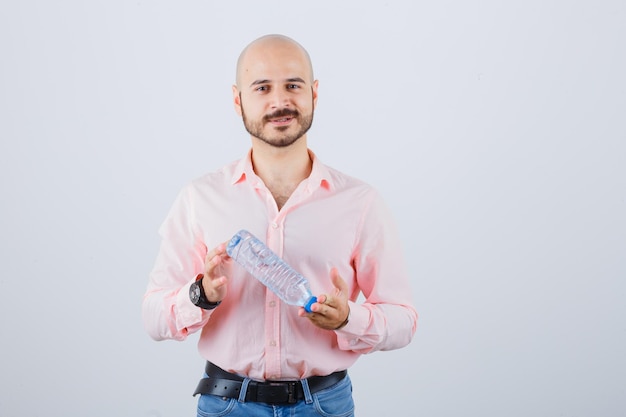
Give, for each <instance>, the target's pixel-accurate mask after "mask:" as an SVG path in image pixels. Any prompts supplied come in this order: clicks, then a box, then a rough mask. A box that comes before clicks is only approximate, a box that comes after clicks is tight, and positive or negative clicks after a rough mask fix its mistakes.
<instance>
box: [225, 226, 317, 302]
mask: <svg viewBox="0 0 626 417" xmlns="http://www.w3.org/2000/svg"><path fill="white" fill-rule="evenodd" d="M226 252H227V253H228V255H229V256H230V257H231V258H233V259H234V260H235V262H237V263H238V264H240V265H241V266H243V267H244V268H245V269H246V271H248V272H249V273H251V274H252V275H253V276H254V277H255V278H256V279H258V280H259V281H261V282H262V283H263V284H264V285H265V286H266V287H267V288H269V289H270V290H272V291H273V292H274V293H275V294H276V295H277V296H279V297H280V299H281V300H283V301H284V302H286V303H287V304H291V305H295V306H302V307H304V309H305V310H306V311H307V312H309V313H310V312H311V305H312V304H313V303H315V302H316V301H317V298H316V297H315V296H313V294H312V293H311V289H310V288H309V282H308V281H307V279H306V278H305V277H303V276H302V275H301V274H299V273H298V272H296V271H295V270H294V269H293V268H292V267H291V266H289V265H288V264H287V263H286V262H285V261H283V260H282V259H281V258H280V257H279V256H278V255H276V254H275V253H274V252H272V250H271V249H270V248H268V247H267V246H266V245H265V244H264V243H263V242H261V241H260V240H259V239H257V238H256V237H255V236H254V235H253V234H252V233H250V232H248V231H247V230H240V231H239V232H237V234H235V235H234V236H233V237H232V239H231V240H230V242H228V245H227V246H226Z"/></svg>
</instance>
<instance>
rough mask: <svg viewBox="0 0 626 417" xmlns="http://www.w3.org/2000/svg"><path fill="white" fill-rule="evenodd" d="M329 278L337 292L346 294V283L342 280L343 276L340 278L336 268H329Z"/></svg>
mask: <svg viewBox="0 0 626 417" xmlns="http://www.w3.org/2000/svg"><path fill="white" fill-rule="evenodd" d="M330 280H331V281H332V283H333V286H334V287H335V288H336V289H337V292H338V293H341V294H343V295H344V296H345V297H347V296H348V284H347V283H346V281H344V280H343V278H341V275H339V271H338V270H337V268H332V269H331V270H330Z"/></svg>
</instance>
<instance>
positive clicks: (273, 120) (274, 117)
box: [265, 109, 298, 126]
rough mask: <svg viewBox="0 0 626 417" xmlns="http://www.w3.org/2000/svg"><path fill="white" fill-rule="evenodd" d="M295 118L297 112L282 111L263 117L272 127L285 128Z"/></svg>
mask: <svg viewBox="0 0 626 417" xmlns="http://www.w3.org/2000/svg"><path fill="white" fill-rule="evenodd" d="M297 116H298V112H297V111H293V110H288V109H283V110H279V111H276V112H274V113H273V114H268V115H267V116H265V120H266V121H267V122H268V123H270V124H272V125H274V126H286V125H289V124H290V123H291V122H292V121H293V120H295V119H296V118H297Z"/></svg>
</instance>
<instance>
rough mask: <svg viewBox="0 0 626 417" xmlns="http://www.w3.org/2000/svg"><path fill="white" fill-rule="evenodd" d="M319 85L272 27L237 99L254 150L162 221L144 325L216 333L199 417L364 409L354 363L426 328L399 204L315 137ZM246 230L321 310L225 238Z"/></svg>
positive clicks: (205, 344)
mask: <svg viewBox="0 0 626 417" xmlns="http://www.w3.org/2000/svg"><path fill="white" fill-rule="evenodd" d="M317 92H318V82H317V81H316V80H314V78H313V70H312V65H311V61H310V58H309V56H308V54H307V52H306V51H305V50H304V48H302V46H300V45H299V44H298V43H296V42H295V41H294V40H292V39H290V38H287V37H284V36H280V35H269V36H264V37H262V38H259V39H257V40H255V41H254V42H252V43H251V44H250V45H248V47H246V48H245V49H244V51H243V52H242V53H241V56H240V57H239V60H238V62H237V76H236V85H235V86H233V100H234V105H235V110H236V111H237V113H238V114H239V115H240V116H241V117H242V119H243V122H244V125H245V128H246V130H247V131H248V132H249V133H250V137H251V140H252V148H251V150H250V152H249V153H248V154H247V156H246V157H245V158H243V159H242V160H240V161H236V162H234V163H231V164H229V165H227V166H225V167H223V168H222V169H221V170H219V171H216V172H214V173H211V174H208V175H206V176H204V177H202V178H199V179H197V180H195V181H193V182H192V183H191V184H189V185H188V186H187V187H185V188H184V189H183V191H182V192H181V194H180V195H179V196H178V198H177V200H176V202H175V204H174V206H173V207H172V209H171V211H170V213H169V215H168V216H167V218H166V220H165V222H164V223H163V225H162V226H161V229H160V234H161V236H162V244H161V249H160V251H159V254H158V257H157V260H156V263H155V266H154V269H153V271H152V272H151V275H150V283H149V285H148V289H147V291H146V294H145V297H144V301H143V316H144V322H145V326H146V329H147V331H148V333H149V334H150V335H151V336H152V337H153V338H154V339H156V340H163V339H176V340H183V339H185V338H186V337H187V336H188V335H189V334H191V333H194V332H196V331H201V332H202V333H201V336H200V340H199V342H198V350H199V352H200V354H201V355H202V356H203V357H204V358H205V359H206V360H207V366H206V369H205V375H204V378H203V379H202V380H201V381H200V384H199V385H198V388H197V390H196V394H201V395H200V397H199V400H198V415H199V416H200V415H202V416H206V415H222V414H220V413H222V412H225V410H231V411H230V413H229V414H228V415H229V416H264V415H267V416H273V415H275V414H274V411H273V410H274V409H276V408H284V409H287V410H286V411H285V412H288V413H290V414H289V415H298V416H309V415H310V416H313V415H315V416H319V415H320V413H323V415H341V416H350V415H354V403H353V399H352V386H351V382H350V378H349V376H348V375H347V372H346V369H347V368H349V367H350V366H351V365H352V364H353V363H354V362H355V361H356V360H357V358H358V357H359V356H360V355H361V354H364V353H369V352H373V351H377V350H391V349H398V348H401V347H404V346H406V345H407V344H408V343H409V342H410V341H411V339H412V338H413V335H414V333H415V329H416V323H417V313H416V312H415V309H414V308H413V307H412V304H411V290H410V287H409V282H408V281H409V280H408V276H407V271H406V268H405V263H404V259H403V256H402V248H401V246H400V242H399V238H398V236H397V234H396V231H395V227H394V225H393V221H392V220H391V215H390V213H389V212H388V209H387V208H386V206H385V205H384V203H383V202H382V200H381V198H380V196H379V195H378V194H377V192H376V191H375V190H374V189H373V188H372V187H370V186H368V185H367V184H365V183H363V182H361V181H359V180H356V179H354V178H351V177H349V176H347V175H344V174H342V173H340V172H338V171H336V170H334V169H332V168H330V167H327V166H325V165H323V164H322V163H321V162H320V161H319V160H318V159H317V157H316V156H315V154H314V153H313V152H311V151H310V150H309V148H308V145H307V131H308V130H309V128H310V127H311V123H312V121H313V113H314V109H315V107H316V105H317ZM240 229H247V230H249V231H250V232H252V233H253V234H254V235H255V236H257V237H259V238H260V239H261V240H263V241H265V242H266V244H267V245H268V246H269V247H270V248H271V249H272V250H273V251H274V252H275V253H277V254H278V255H279V256H281V257H282V258H283V259H284V260H285V261H286V262H287V263H288V264H290V265H291V266H292V267H294V269H296V270H297V271H298V272H300V273H301V274H302V275H304V276H305V277H306V278H307V279H308V280H309V282H310V285H311V288H312V290H313V292H314V293H315V294H317V296H318V301H317V302H316V303H315V304H313V306H312V307H311V309H312V312H311V313H307V312H306V311H305V310H304V308H302V307H300V308H298V307H293V306H289V305H287V304H285V303H283V302H281V300H280V299H279V298H278V297H277V296H276V295H275V294H273V293H272V292H271V291H269V290H267V289H266V288H265V287H264V286H263V285H262V284H261V283H260V282H258V281H257V280H255V279H254V278H253V277H252V276H250V275H249V274H247V273H246V272H245V270H244V269H243V268H242V267H240V266H238V265H237V264H236V263H234V262H233V261H232V259H230V258H229V257H228V255H227V254H226V251H225V242H226V241H228V239H230V237H232V236H233V235H234V234H235V233H236V232H237V231H238V230H240ZM359 294H363V298H364V301H363V302H361V303H357V302H356V300H357V297H358V296H359ZM281 415H282V414H281ZM285 415H286V414H285Z"/></svg>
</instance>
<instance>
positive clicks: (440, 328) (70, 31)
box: [0, 0, 626, 417]
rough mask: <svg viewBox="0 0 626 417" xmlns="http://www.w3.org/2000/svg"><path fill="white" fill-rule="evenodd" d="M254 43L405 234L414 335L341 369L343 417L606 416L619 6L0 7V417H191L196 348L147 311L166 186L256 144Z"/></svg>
mask: <svg viewBox="0 0 626 417" xmlns="http://www.w3.org/2000/svg"><path fill="white" fill-rule="evenodd" d="M266 33H284V34H286V35H289V36H292V37H294V38H295V39H297V40H298V41H300V42H301V43H302V44H303V45H304V46H305V47H307V48H308V50H309V52H310V54H311V56H312V58H313V61H314V66H315V71H316V76H317V78H319V79H320V100H319V108H318V111H317V113H316V119H315V123H314V127H313V129H312V131H311V134H310V145H311V147H312V149H313V150H315V151H316V153H317V154H318V155H319V156H320V158H321V159H322V160H323V161H324V162H326V163H328V164H329V165H332V166H334V167H336V168H338V169H341V170H343V171H345V172H347V173H349V174H352V175H355V176H357V177H361V178H363V179H365V180H366V181H368V182H370V183H372V184H373V185H375V186H376V187H378V188H379V189H380V190H381V191H382V193H383V194H384V195H385V197H386V198H387V201H388V202H389V204H390V206H391V207H392V209H393V210H394V212H395V213H396V216H397V220H398V223H399V224H400V225H401V227H402V230H403V239H404V243H405V247H406V252H407V257H408V259H409V262H410V268H411V272H412V279H413V288H414V293H415V300H416V306H417V309H418V312H419V313H420V321H419V329H418V333H417V335H416V338H415V340H414V342H413V343H412V344H411V345H410V346H409V347H407V348H405V349H403V350H398V351H394V352H379V353H375V354H372V355H368V356H364V357H362V358H361V360H360V361H359V362H358V363H357V365H356V366H355V367H354V368H353V369H352V370H351V374H352V378H353V382H354V389H355V398H356V401H357V415H358V416H361V417H366V416H376V415H388V416H398V415H411V416H428V417H452V416H458V415H465V416H524V417H526V416H604V417H608V416H618V415H624V413H626V395H624V394H625V392H626V359H624V357H625V353H626V303H624V299H625V296H626V283H625V282H624V279H625V277H626V256H625V255H626V221H625V213H626V145H625V141H626V122H625V120H626V118H625V115H626V81H625V75H624V74H626V59H625V51H626V42H625V40H626V4H625V3H624V2H623V1H622V0H614V1H609V0H604V1H594V2H583V1H555V0H545V1H509V2H501V1H439V2H421V1H408V0H407V1H377V2H373V1H362V0H361V1H356V0H350V1H332V2H331V1H319V2H292V1H289V2H288V1H267V2H254V1H246V2H237V1H233V2H211V1H199V0H193V1H192V0H190V1H163V0H160V1H146V0H136V1H120V0H108V1H89V2H86V1H78V0H75V1H69V0H68V1H19V2H18V1H14V2H9V1H5V2H2V3H0V174H1V177H0V186H1V189H0V191H1V193H0V197H1V198H2V200H1V201H2V204H1V209H0V210H1V212H0V225H1V231H2V233H1V237H0V243H1V252H0V253H1V254H2V255H1V257H2V258H1V259H2V262H0V294H1V295H2V301H1V302H0V329H1V334H2V354H1V356H0V415H1V416H26V415H47V416H58V417H61V416H63V417H67V416H84V415H90V416H95V417H104V416H111V415H114V416H133V417H142V416H143V417H148V416H151V417H170V416H171V417H174V416H182V415H195V414H194V412H195V399H193V398H192V397H191V392H192V390H193V389H194V387H195V384H196V382H197V380H198V378H199V377H200V374H201V368H202V360H201V359H200V358H199V356H198V354H197V353H196V346H195V343H196V340H197V338H196V337H195V336H194V337H191V338H190V339H189V340H188V341H186V342H184V343H178V342H161V343H156V342H153V341H152V340H150V339H149V338H148V336H147V335H146V334H145V333H144V330H143V327H142V325H141V318H140V303H141V297H142V295H143V291H144V289H145V286H146V284H147V279H148V272H149V271H150V269H151V267H152V263H153V261H154V258H155V256H156V250H157V247H158V244H159V241H158V236H157V229H158V227H159V225H160V223H161V221H162V220H163V219H164V216H165V214H166V213H167V210H168V209H169V207H170V204H171V203H172V202H173V199H174V197H175V196H176V194H177V192H178V190H179V189H180V187H182V186H183V185H184V184H185V183H186V182H187V181H189V180H191V179H192V178H195V177H196V176H198V175H201V174H203V173H205V172H207V171H211V170H214V169H216V168H218V167H220V166H222V165H223V164H225V163H227V162H230V161H231V160H233V159H236V158H239V157H241V156H242V155H243V153H244V152H245V151H246V150H247V148H248V146H249V139H248V136H247V134H246V133H245V131H244V130H243V127H242V124H241V121H240V120H239V119H238V118H237V117H236V115H235V113H234V110H233V108H232V105H231V92H230V85H231V83H232V81H233V79H234V67H235V60H236V58H237V55H238V54H239V52H240V50H241V48H243V47H244V46H245V45H246V44H247V43H248V42H249V41H251V40H252V39H254V38H256V37H258V36H260V35H263V34H266Z"/></svg>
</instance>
